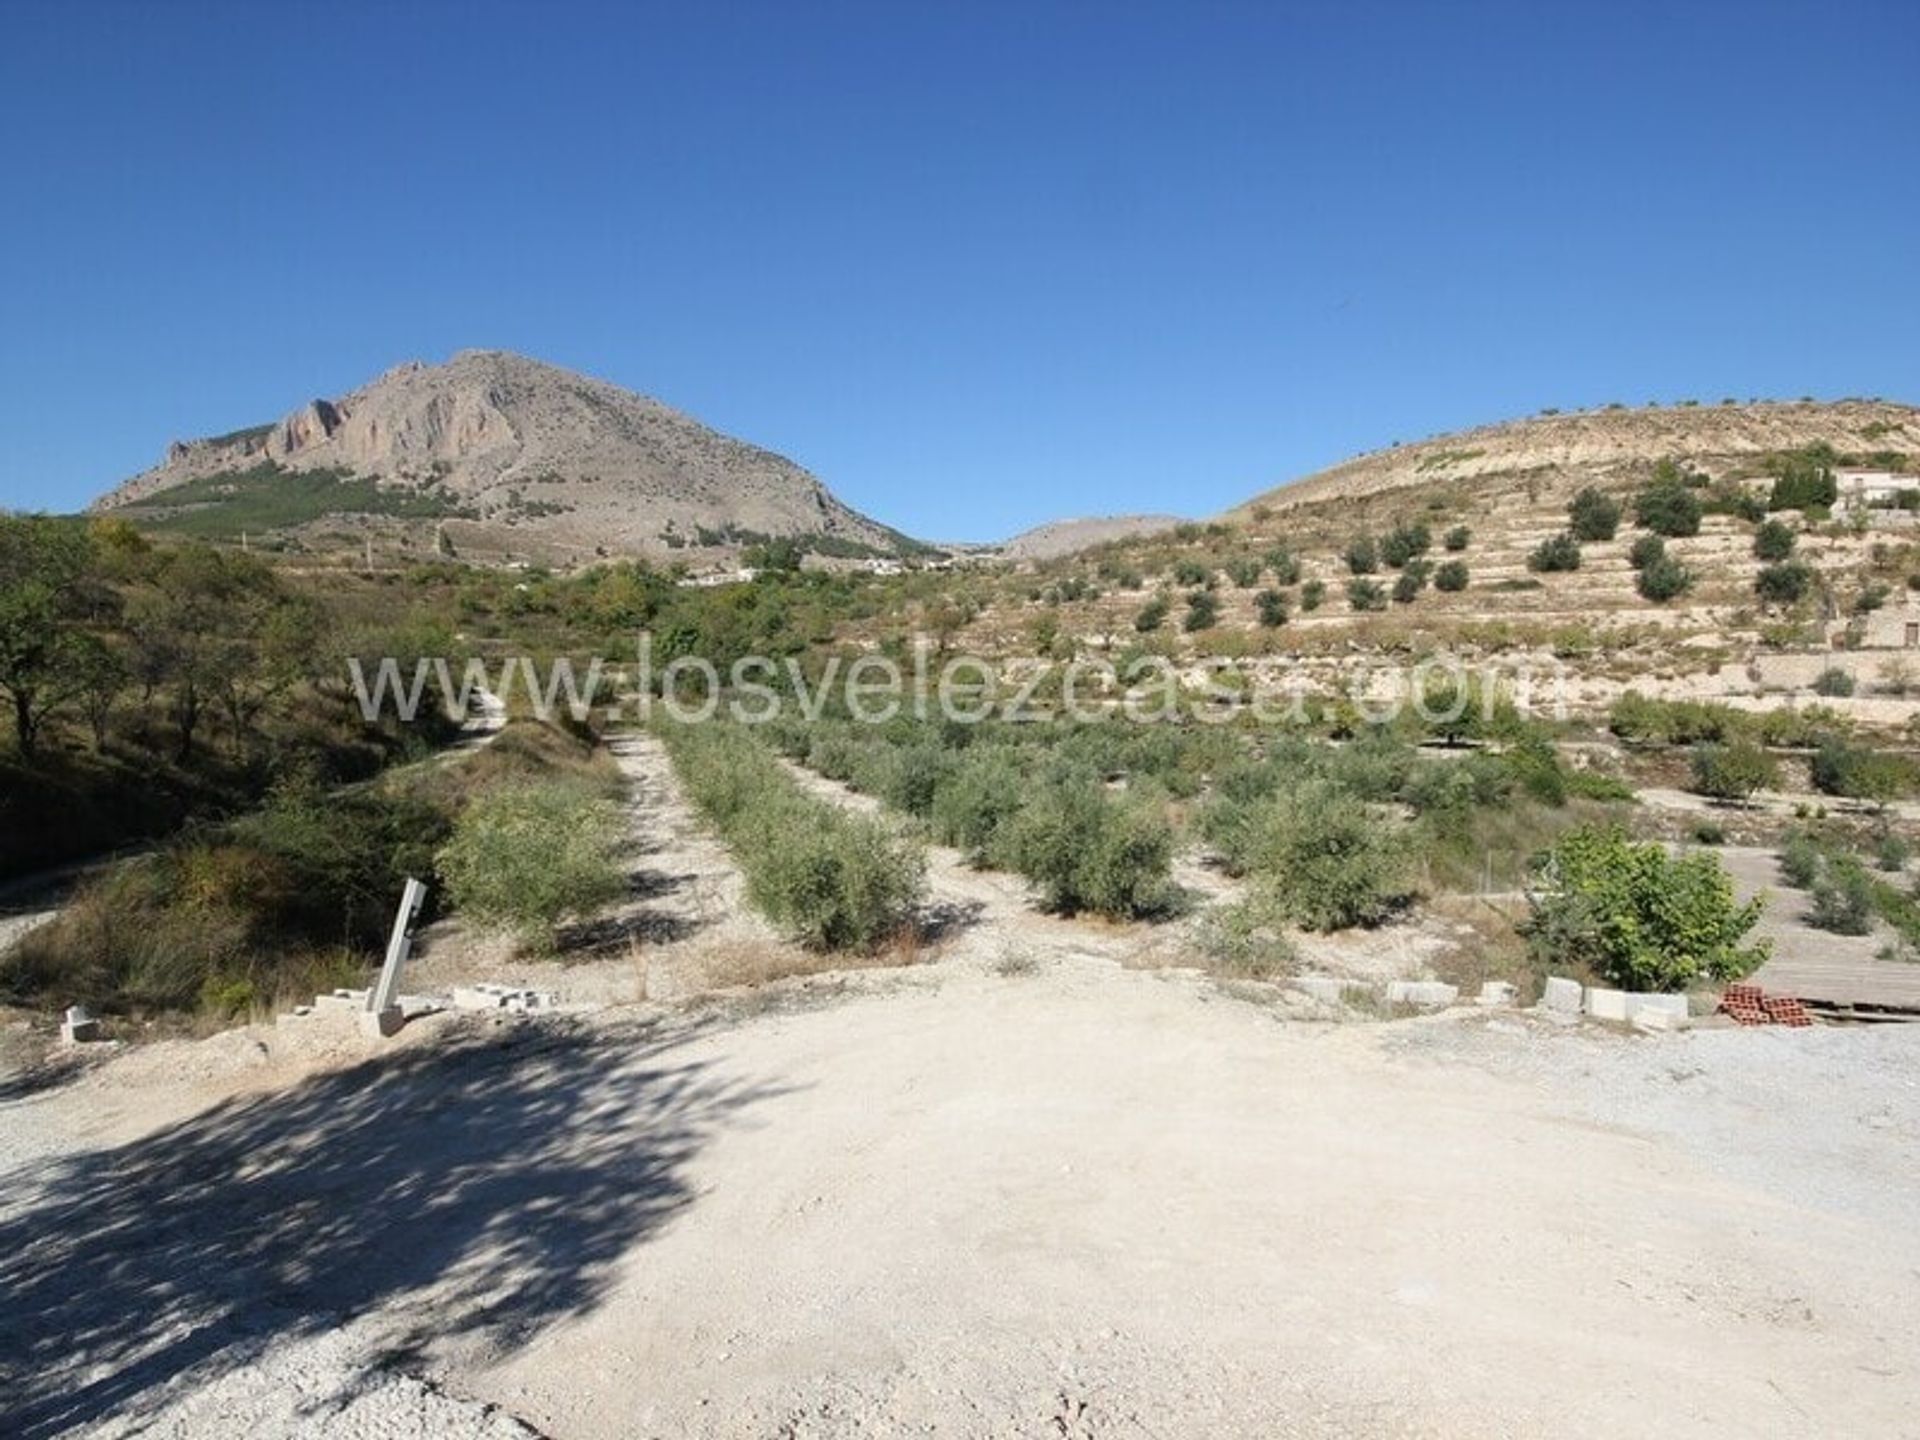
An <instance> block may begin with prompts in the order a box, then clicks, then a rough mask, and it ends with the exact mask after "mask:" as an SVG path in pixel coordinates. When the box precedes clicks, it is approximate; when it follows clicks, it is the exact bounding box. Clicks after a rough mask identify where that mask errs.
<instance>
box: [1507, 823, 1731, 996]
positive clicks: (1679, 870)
mask: <svg viewBox="0 0 1920 1440" xmlns="http://www.w3.org/2000/svg"><path fill="white" fill-rule="evenodd" d="M1529 899H1530V901H1531V904H1532V915H1531V917H1530V919H1529V922H1528V938H1529V941H1530V943H1531V945H1532V947H1533V949H1534V951H1535V953H1536V954H1537V955H1538V956H1539V957H1540V959H1541V960H1542V962H1543V963H1545V964H1548V965H1552V966H1556V967H1560V966H1567V965H1585V966H1587V967H1588V968H1590V969H1592V970H1593V971H1594V972H1595V973H1596V974H1598V975H1601V976H1604V977H1605V978H1606V979H1608V980H1610V981H1612V982H1613V983H1614V984H1617V985H1623V986H1626V987H1627V988H1629V989H1634V990H1677V989H1685V988H1686V987H1688V986H1690V985H1693V984H1696V983H1699V982H1701V981H1709V980H1710V981H1721V982H1724V981H1727V980H1737V979H1739V978H1740V977H1741V976H1742V975H1746V974H1750V973H1751V972H1752V971H1753V970H1755V969H1756V968H1758V966H1759V965H1760V964H1761V962H1763V961H1764V960H1765V959H1766V957H1767V952H1768V944H1767V942H1766V941H1756V942H1753V943H1751V944H1748V943H1744V942H1745V940H1746V936H1747V934H1748V932H1750V931H1751V930H1752V929H1753V927H1754V926H1755V925H1757V924H1758V923H1759V921H1760V911H1761V906H1762V903H1763V902H1762V901H1761V900H1760V899H1759V898H1758V897H1755V898H1754V899H1753V900H1750V901H1749V902H1747V903H1746V904H1745V905H1740V904H1736V903H1735V900H1734V892H1733V881H1732V880H1731V879H1730V878H1729V877H1728V875H1727V872H1726V870H1725V869H1724V868H1723V867H1722V866H1721V864H1720V861H1719V858H1718V857H1717V856H1714V855H1711V854H1708V853H1706V852H1704V851H1694V852H1691V853H1688V854H1683V855H1677V856H1674V855H1669V854H1668V853H1667V851H1666V848H1665V847H1664V846H1663V845H1661V844H1660V843H1659V842H1657V841H1646V842H1639V841H1635V840H1633V839H1631V838H1629V836H1628V835H1627V833H1626V831H1625V830H1623V829H1621V828H1620V827H1618V826H1583V827H1581V828H1579V829H1576V830H1572V831H1569V832H1568V833H1567V834H1566V835H1564V836H1562V837H1561V839H1560V841H1559V843H1557V844H1556V845H1555V846H1554V847H1553V849H1552V850H1551V851H1550V852H1549V853H1548V855H1547V858H1546V860H1545V861H1544V863H1543V864H1542V865H1541V867H1540V869H1539V871H1538V873H1537V874H1536V876H1535V882H1534V887H1533V890H1532V893H1531V894H1530V896H1529Z"/></svg>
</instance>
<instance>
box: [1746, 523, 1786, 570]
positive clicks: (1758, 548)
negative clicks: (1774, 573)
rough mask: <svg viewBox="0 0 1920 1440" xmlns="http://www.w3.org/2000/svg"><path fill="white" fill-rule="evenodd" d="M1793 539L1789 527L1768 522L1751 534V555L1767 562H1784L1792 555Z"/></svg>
mask: <svg viewBox="0 0 1920 1440" xmlns="http://www.w3.org/2000/svg"><path fill="white" fill-rule="evenodd" d="M1795 538H1796V537H1795V536H1794V533H1793V530H1792V528H1791V527H1790V526H1787V525H1783V524H1781V523H1780V522H1779V521H1778V520H1768V521H1766V522H1764V523H1763V524H1762V525H1761V526H1760V528H1759V529H1757V530H1755V531H1754V532H1753V553H1754V555H1755V556H1757V557H1758V558H1759V559H1762V560H1766V561H1769V562H1774V561H1780V560H1785V559H1786V558H1787V557H1788V556H1789V555H1791V554H1793V545H1794V540H1795Z"/></svg>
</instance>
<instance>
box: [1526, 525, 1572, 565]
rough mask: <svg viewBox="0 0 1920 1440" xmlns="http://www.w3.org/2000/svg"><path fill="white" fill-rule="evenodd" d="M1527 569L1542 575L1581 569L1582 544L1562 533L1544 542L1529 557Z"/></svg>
mask: <svg viewBox="0 0 1920 1440" xmlns="http://www.w3.org/2000/svg"><path fill="white" fill-rule="evenodd" d="M1527 568H1528V569H1529V570H1537V571H1540V572H1542V573H1553V572H1564V571H1568V570H1578V569H1579V568H1580V542H1579V541H1578V540H1575V539H1574V538H1573V536H1571V535H1569V534H1567V533H1565V532H1564V531H1562V532H1561V533H1560V534H1558V535H1554V536H1550V537H1549V538H1547V539H1545V540H1542V541H1541V542H1540V543H1539V545H1537V546H1536V547H1535V548H1534V551H1533V553H1532V554H1531V555H1529V556H1527Z"/></svg>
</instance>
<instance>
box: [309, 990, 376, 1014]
mask: <svg viewBox="0 0 1920 1440" xmlns="http://www.w3.org/2000/svg"><path fill="white" fill-rule="evenodd" d="M313 1008H314V1010H315V1011H316V1012H318V1013H319V1014H322V1015H352V1014H356V1013H361V1012H364V1011H365V1010H366V1008H367V992H366V991H365V990H333V991H330V992H328V993H327V994H325V995H316V996H314V997H313Z"/></svg>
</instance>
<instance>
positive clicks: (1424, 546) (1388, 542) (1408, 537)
mask: <svg viewBox="0 0 1920 1440" xmlns="http://www.w3.org/2000/svg"><path fill="white" fill-rule="evenodd" d="M1432 547H1433V534H1432V532H1431V531H1430V530H1428V529H1427V527H1426V526H1425V525H1424V524H1422V523H1421V522H1419V521H1417V520H1416V521H1414V522H1413V523H1411V524H1407V525H1396V526H1394V527H1393V529H1391V530H1389V531H1388V532H1387V533H1386V534H1385V535H1384V536H1383V537H1381V540H1380V558H1381V560H1383V561H1384V562H1386V564H1388V565H1389V566H1391V567H1392V568H1393V569H1395V570H1398V569H1400V568H1401V567H1402V566H1404V565H1405V564H1406V563H1407V562H1408V561H1409V560H1413V559H1417V558H1418V557H1419V556H1421V555H1424V554H1426V553H1427V551H1428V550H1430V549H1431V548H1432Z"/></svg>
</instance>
